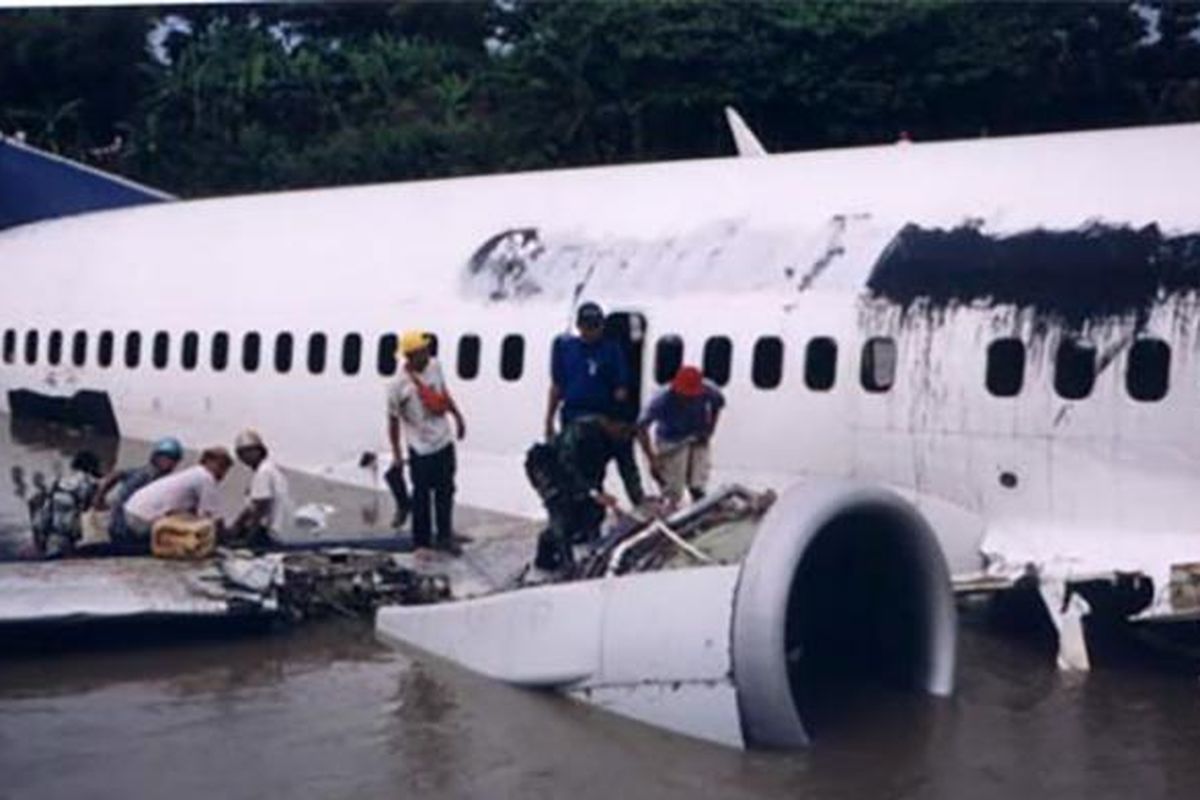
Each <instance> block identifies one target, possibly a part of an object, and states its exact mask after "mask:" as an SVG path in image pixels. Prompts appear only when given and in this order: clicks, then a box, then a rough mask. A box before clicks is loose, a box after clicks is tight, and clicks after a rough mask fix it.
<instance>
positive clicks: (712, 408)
mask: <svg viewBox="0 0 1200 800" xmlns="http://www.w3.org/2000/svg"><path fill="white" fill-rule="evenodd" d="M724 407H725V397H724V395H722V394H721V390H720V389H718V388H717V387H716V384H714V383H712V382H711V381H707V380H705V379H704V375H703V374H702V373H701V372H700V370H699V369H697V368H696V367H691V366H684V367H680V368H679V371H678V372H676V373H675V377H674V378H673V379H672V380H671V384H670V385H669V386H668V387H667V388H665V389H663V390H662V391H660V392H659V393H658V395H656V396H655V398H654V399H653V400H651V401H650V404H649V405H648V406H647V407H646V410H645V412H644V413H643V414H642V418H641V420H640V421H639V422H638V441H639V443H640V444H641V445H642V449H643V451H644V452H645V453H646V458H648V459H649V460H650V463H651V465H652V467H651V470H652V473H653V474H654V476H655V478H656V479H657V480H658V481H659V483H660V484H661V485H662V488H663V494H664V495H665V496H666V498H667V499H668V500H669V501H670V502H671V503H672V504H673V505H678V504H679V502H680V501H681V500H682V499H683V490H684V488H685V487H686V488H687V490H688V491H689V493H690V494H691V496H692V499H693V500H699V499H700V498H701V497H703V496H704V493H705V491H706V490H707V488H708V477H709V473H710V472H711V469H712V454H711V447H710V441H711V440H712V436H713V433H714V432H715V431H716V428H717V421H718V419H719V418H720V416H721V409H722V408H724ZM651 427H653V428H654V443H653V445H652V444H651V441H650V436H649V435H648V430H649V429H650V428H651Z"/></svg>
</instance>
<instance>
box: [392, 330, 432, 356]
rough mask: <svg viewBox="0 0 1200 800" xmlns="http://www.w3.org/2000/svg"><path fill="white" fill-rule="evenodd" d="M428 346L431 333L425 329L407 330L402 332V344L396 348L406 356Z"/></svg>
mask: <svg viewBox="0 0 1200 800" xmlns="http://www.w3.org/2000/svg"><path fill="white" fill-rule="evenodd" d="M428 346H429V334H427V333H425V331H405V332H404V333H402V334H400V346H399V347H397V348H396V350H397V352H398V353H399V354H400V355H402V356H406V355H409V354H410V353H415V352H416V351H418V350H420V349H422V348H424V347H428Z"/></svg>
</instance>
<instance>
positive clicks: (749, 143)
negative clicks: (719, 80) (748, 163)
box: [725, 106, 767, 156]
mask: <svg viewBox="0 0 1200 800" xmlns="http://www.w3.org/2000/svg"><path fill="white" fill-rule="evenodd" d="M725 120H726V121H727V122H728V123H729V132H730V133H731V134H732V135H733V144H734V146H736V147H737V152H738V155H739V156H765V155H767V149H766V148H765V147H763V146H762V142H760V141H759V140H758V137H757V136H755V135H754V131H752V130H750V126H749V125H747V124H746V120H744V119H742V115H741V114H739V113H738V112H737V110H736V109H734V108H733V107H732V106H725Z"/></svg>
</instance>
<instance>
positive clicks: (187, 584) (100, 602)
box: [0, 558, 276, 623]
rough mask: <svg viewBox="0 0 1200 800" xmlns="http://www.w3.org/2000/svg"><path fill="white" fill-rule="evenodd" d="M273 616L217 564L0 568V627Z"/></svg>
mask: <svg viewBox="0 0 1200 800" xmlns="http://www.w3.org/2000/svg"><path fill="white" fill-rule="evenodd" d="M275 610H276V606H275V604H274V601H273V599H272V598H271V597H270V596H269V594H266V593H263V592H256V591H252V590H247V589H240V588H238V587H233V586H229V585H227V584H226V582H225V580H224V577H223V575H222V573H221V570H220V568H219V567H218V566H217V564H216V563H215V562H204V563H189V562H178V561H162V560H158V559H152V558H112V559H80V560H65V561H49V562H30V563H9V564H3V565H0V622H23V623H28V622H53V621H57V620H64V621H65V620H81V619H104V618H117V617H135V616H143V615H157V616H163V615H180V616H224V615H227V614H231V613H235V612H236V613H246V612H266V613H272V612H274V611H275Z"/></svg>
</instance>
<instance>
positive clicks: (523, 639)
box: [376, 482, 955, 748]
mask: <svg viewBox="0 0 1200 800" xmlns="http://www.w3.org/2000/svg"><path fill="white" fill-rule="evenodd" d="M376 625H377V628H378V630H379V631H380V633H381V634H382V635H383V636H385V637H387V638H390V639H395V640H399V641H403V642H406V643H409V644H412V645H415V646H417V647H419V648H421V649H423V650H426V651H429V652H432V653H434V654H436V655H439V656H442V657H445V658H448V659H450V660H452V661H456V662H458V663H459V664H462V665H463V666H466V667H468V668H470V669H472V670H474V671H477V672H481V673H483V674H485V675H488V676H491V677H494V678H497V679H500V680H504V681H507V682H510V683H514V684H518V685H523V686H530V687H542V688H554V689H558V690H562V691H565V692H567V693H569V694H570V695H572V696H573V697H576V698H578V699H580V700H584V701H586V702H589V703H592V704H595V705H598V706H600V707H603V708H606V709H608V710H611V711H613V712H615V713H618V714H622V715H625V716H629V717H633V718H635V719H639V720H642V721H644V722H647V723H650V724H653V725H657V726H660V727H664V728H667V729H669V730H673V731H677V732H680V733H685V734H688V735H692V736H698V737H700V738H704V739H709V740H712V741H717V742H720V743H723V744H730V745H735V746H745V745H751V746H757V747H772V748H786V747H795V746H798V745H803V744H806V743H807V742H808V741H809V739H810V735H811V732H812V730H813V729H814V728H815V729H817V730H819V728H820V720H821V719H822V715H824V714H828V713H829V712H830V710H831V709H830V708H829V707H828V701H829V700H830V698H836V697H837V696H838V693H837V691H833V690H831V687H834V688H840V689H844V688H845V687H846V686H851V687H854V686H857V685H861V683H862V682H876V681H880V680H882V681H886V682H888V683H892V684H895V685H899V686H902V687H907V688H913V689H918V690H924V691H928V692H932V693H935V694H946V693H948V692H949V691H950V689H951V687H952V683H953V672H954V657H955V617H954V604H953V595H952V591H951V587H950V581H949V576H948V573H947V570H946V565H945V561H944V559H943V557H942V554H941V551H940V549H939V547H938V545H937V542H936V541H935V539H934V537H933V534H932V533H931V532H930V530H929V528H928V526H927V525H926V523H925V522H924V520H923V519H922V517H921V515H920V514H919V513H917V511H916V510H915V509H914V508H913V507H912V506H911V505H910V504H909V503H908V502H907V501H905V500H904V499H902V498H900V497H899V496H897V495H895V494H893V493H891V492H888V491H885V490H881V489H877V488H873V487H867V486H862V485H857V484H852V483H845V482H814V483H807V484H803V485H799V486H796V487H794V488H792V489H791V490H789V491H788V492H787V493H785V494H784V495H783V496H782V497H781V498H780V499H779V500H778V501H777V502H776V504H775V505H774V506H773V507H772V509H771V510H770V512H768V514H767V515H766V516H765V517H764V518H763V520H762V522H761V525H760V527H759V530H758V531H757V532H756V534H755V536H754V539H753V543H752V544H751V547H750V550H749V552H748V553H747V555H746V557H745V559H744V560H743V561H742V562H741V563H740V564H731V565H723V566H704V567H695V568H682V569H664V570H661V571H657V572H647V573H639V574H632V575H623V576H616V577H608V578H602V579H595V580H586V581H577V582H572V583H561V584H554V585H549V586H542V587H533V588H525V589H518V590H514V591H509V592H502V593H498V594H493V595H489V596H485V597H480V598H475V599H470V600H463V601H457V602H449V603H443V604H438V605H432V606H398V607H392V608H385V609H382V610H381V611H380V612H379V616H378V618H377V621H376Z"/></svg>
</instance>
